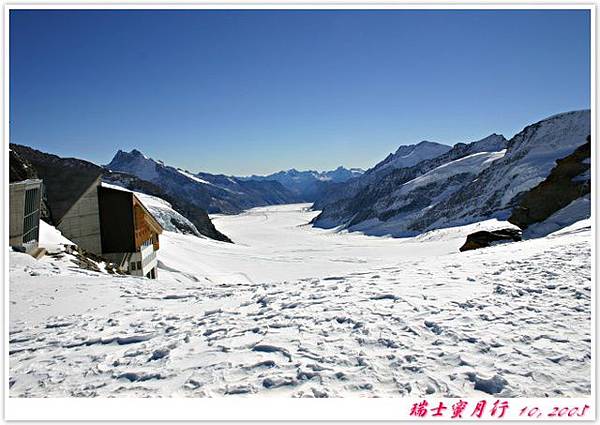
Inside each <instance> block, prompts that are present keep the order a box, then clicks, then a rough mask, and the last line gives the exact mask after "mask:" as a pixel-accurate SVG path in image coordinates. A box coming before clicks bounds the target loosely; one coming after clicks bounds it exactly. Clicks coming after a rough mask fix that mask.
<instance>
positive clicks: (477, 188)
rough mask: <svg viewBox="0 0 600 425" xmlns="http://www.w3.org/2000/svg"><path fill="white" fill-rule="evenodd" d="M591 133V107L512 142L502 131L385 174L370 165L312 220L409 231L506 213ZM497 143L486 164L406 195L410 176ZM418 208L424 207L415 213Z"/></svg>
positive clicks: (354, 227)
mask: <svg viewBox="0 0 600 425" xmlns="http://www.w3.org/2000/svg"><path fill="white" fill-rule="evenodd" d="M589 135H590V111H589V110H584V111H573V112H566V113H563V114H558V115H555V116H552V117H549V118H547V119H545V120H542V121H540V122H538V123H535V124H532V125H529V126H527V127H526V128H525V129H524V130H523V131H521V132H520V133H518V134H517V135H515V136H514V137H513V138H512V139H511V140H510V141H508V144H506V141H505V139H504V137H502V136H499V135H496V134H493V135H491V136H489V137H487V138H485V139H482V140H480V141H477V142H473V143H470V144H457V145H455V146H454V147H453V148H452V149H451V150H450V151H448V152H447V153H445V154H442V155H440V156H439V157H437V158H434V159H431V160H425V161H421V162H420V163H418V164H417V165H415V166H413V167H408V168H400V169H396V170H394V171H393V172H392V173H390V174H388V175H385V176H383V177H379V176H376V177H374V178H373V177H371V178H370V180H367V179H368V178H369V176H370V173H369V172H367V173H366V174H365V176H364V177H362V178H361V179H359V181H363V182H366V183H364V184H362V185H355V187H354V188H350V190H348V188H345V187H344V188H341V189H340V191H339V192H340V193H341V194H342V195H341V196H336V194H331V196H329V200H328V201H322V202H318V203H316V205H315V206H316V208H322V210H323V211H322V213H321V214H320V215H319V216H318V217H317V219H316V220H315V223H314V224H315V225H317V226H319V227H325V228H332V227H340V226H341V227H342V228H348V229H351V230H360V231H363V232H368V233H369V234H374V235H381V234H392V235H397V236H405V235H407V234H416V233H420V232H423V231H427V230H431V229H437V228H443V227H449V226H457V225H462V224H466V223H472V222H477V221H482V220H486V219H489V218H495V217H497V218H501V219H506V218H507V217H508V216H509V215H510V212H511V211H512V208H514V207H515V206H516V205H517V204H518V201H519V197H520V196H522V195H523V194H524V193H525V192H526V191H528V190H529V189H531V188H533V187H534V186H536V185H537V184H538V183H540V182H541V181H543V180H544V179H545V178H546V177H547V176H548V174H549V173H550V171H551V170H552V168H553V167H554V166H555V165H556V160H557V159H560V158H564V157H566V156H567V155H569V154H571V153H572V152H573V151H574V150H575V149H576V148H578V147H579V146H581V145H583V144H585V143H586V138H587V137H588V136H589ZM497 147H502V149H506V153H505V155H504V156H503V157H502V158H500V159H497V160H495V161H493V162H492V163H487V165H489V166H487V167H481V169H480V170H479V172H478V173H477V174H476V175H472V173H470V172H469V173H467V174H464V175H460V174H453V175H452V176H451V177H449V178H448V179H447V181H446V183H445V184H442V182H441V181H440V180H438V184H434V183H433V184H432V186H431V187H429V188H427V187H423V188H422V190H421V193H417V192H415V193H414V195H413V196H409V197H408V198H407V197H402V196H401V194H402V189H400V190H399V188H400V187H402V186H403V185H405V184H407V183H408V182H409V181H411V180H415V181H416V182H418V181H419V180H416V179H417V178H419V177H421V176H423V175H424V174H426V173H430V172H434V171H433V170H434V168H438V167H440V166H442V165H444V164H449V163H451V162H452V161H456V160H457V159H460V158H464V157H466V156H468V155H473V154H474V153H478V152H483V151H484V149H490V148H494V149H495V148H497ZM475 158H476V157H475ZM455 164H456V163H455ZM439 170H441V169H438V171H439ZM347 194H349V195H347ZM345 196H347V197H345ZM414 211H418V212H419V213H418V214H417V215H411V213H412V212H414Z"/></svg>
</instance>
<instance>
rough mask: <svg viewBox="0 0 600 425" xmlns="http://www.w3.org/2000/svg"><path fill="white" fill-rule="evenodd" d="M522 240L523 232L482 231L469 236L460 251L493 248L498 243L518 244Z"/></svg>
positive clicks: (504, 230) (509, 230)
mask: <svg viewBox="0 0 600 425" xmlns="http://www.w3.org/2000/svg"><path fill="white" fill-rule="evenodd" d="M520 240H521V231H520V230H517V229H499V230H493V231H485V230H482V231H480V232H475V233H471V234H470V235H469V236H467V241H466V242H465V244H464V245H463V246H461V247H460V248H459V249H460V251H461V252H462V251H470V250H472V249H479V248H485V247H488V246H492V245H495V244H497V243H506V242H518V241H520Z"/></svg>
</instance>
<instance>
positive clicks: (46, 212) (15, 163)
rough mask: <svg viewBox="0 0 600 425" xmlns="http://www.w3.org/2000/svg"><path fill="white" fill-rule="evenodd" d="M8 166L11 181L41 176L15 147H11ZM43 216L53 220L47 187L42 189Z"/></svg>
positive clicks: (47, 219) (46, 219)
mask: <svg viewBox="0 0 600 425" xmlns="http://www.w3.org/2000/svg"><path fill="white" fill-rule="evenodd" d="M8 166H9V176H8V179H9V182H10V183H13V182H20V181H23V180H30V179H39V178H40V177H39V176H38V173H37V171H36V170H35V168H34V167H33V165H32V164H31V163H30V162H29V161H27V160H26V159H25V158H24V157H23V156H21V155H19V153H18V152H16V151H15V150H13V149H10V156H9V159H8ZM41 218H42V219H44V220H45V221H52V217H51V215H50V208H49V207H48V196H47V194H46V190H45V187H44V188H43V190H42V204H41Z"/></svg>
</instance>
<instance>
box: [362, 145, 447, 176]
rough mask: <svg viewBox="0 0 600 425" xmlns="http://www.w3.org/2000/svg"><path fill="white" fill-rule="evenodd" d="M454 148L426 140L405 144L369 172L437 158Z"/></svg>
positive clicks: (411, 164) (402, 166) (409, 165)
mask: <svg viewBox="0 0 600 425" xmlns="http://www.w3.org/2000/svg"><path fill="white" fill-rule="evenodd" d="M450 149H452V146H448V145H443V144H441V143H436V142H428V141H426V140H424V141H422V142H420V143H417V144H416V145H403V146H400V147H399V148H398V150H397V151H396V152H395V153H391V154H389V155H388V156H387V157H386V158H385V159H384V160H383V161H381V162H380V163H378V164H377V165H375V167H373V168H372V169H370V170H369V173H378V172H380V171H382V170H386V169H390V168H391V169H394V168H406V167H412V166H413V165H415V164H418V163H419V162H421V161H424V160H426V159H430V158H435V157H437V156H440V155H442V154H444V153H446V152H448V151H449V150H450Z"/></svg>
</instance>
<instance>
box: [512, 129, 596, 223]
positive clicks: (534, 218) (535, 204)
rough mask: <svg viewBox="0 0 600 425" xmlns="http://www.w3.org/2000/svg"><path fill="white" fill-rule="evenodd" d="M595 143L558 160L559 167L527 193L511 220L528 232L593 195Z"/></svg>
mask: <svg viewBox="0 0 600 425" xmlns="http://www.w3.org/2000/svg"><path fill="white" fill-rule="evenodd" d="M590 154H591V143H590V138H589V136H588V138H587V143H585V144H584V145H581V146H580V147H578V148H577V149H575V151H574V152H573V153H572V154H570V155H568V156H566V157H564V158H562V159H559V160H557V161H556V166H555V167H554V168H553V169H552V171H550V174H549V175H548V177H546V179H545V180H544V181H542V182H541V183H540V184H538V185H537V186H535V187H534V188H533V189H531V190H529V191H528V192H526V193H524V194H523V195H522V196H521V198H520V201H519V203H518V205H516V206H515V208H514V209H513V212H512V215H511V216H510V217H509V219H508V221H510V222H511V223H513V224H515V225H517V226H519V227H520V228H522V229H526V228H527V227H529V226H530V225H531V224H533V223H539V222H542V221H544V220H546V219H547V218H548V217H550V216H551V215H552V214H554V213H555V212H557V211H559V210H561V209H563V208H565V207H566V206H567V205H569V204H570V203H571V202H573V201H575V200H576V199H578V198H580V197H582V196H585V195H587V194H589V193H590V186H591V184H590Z"/></svg>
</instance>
